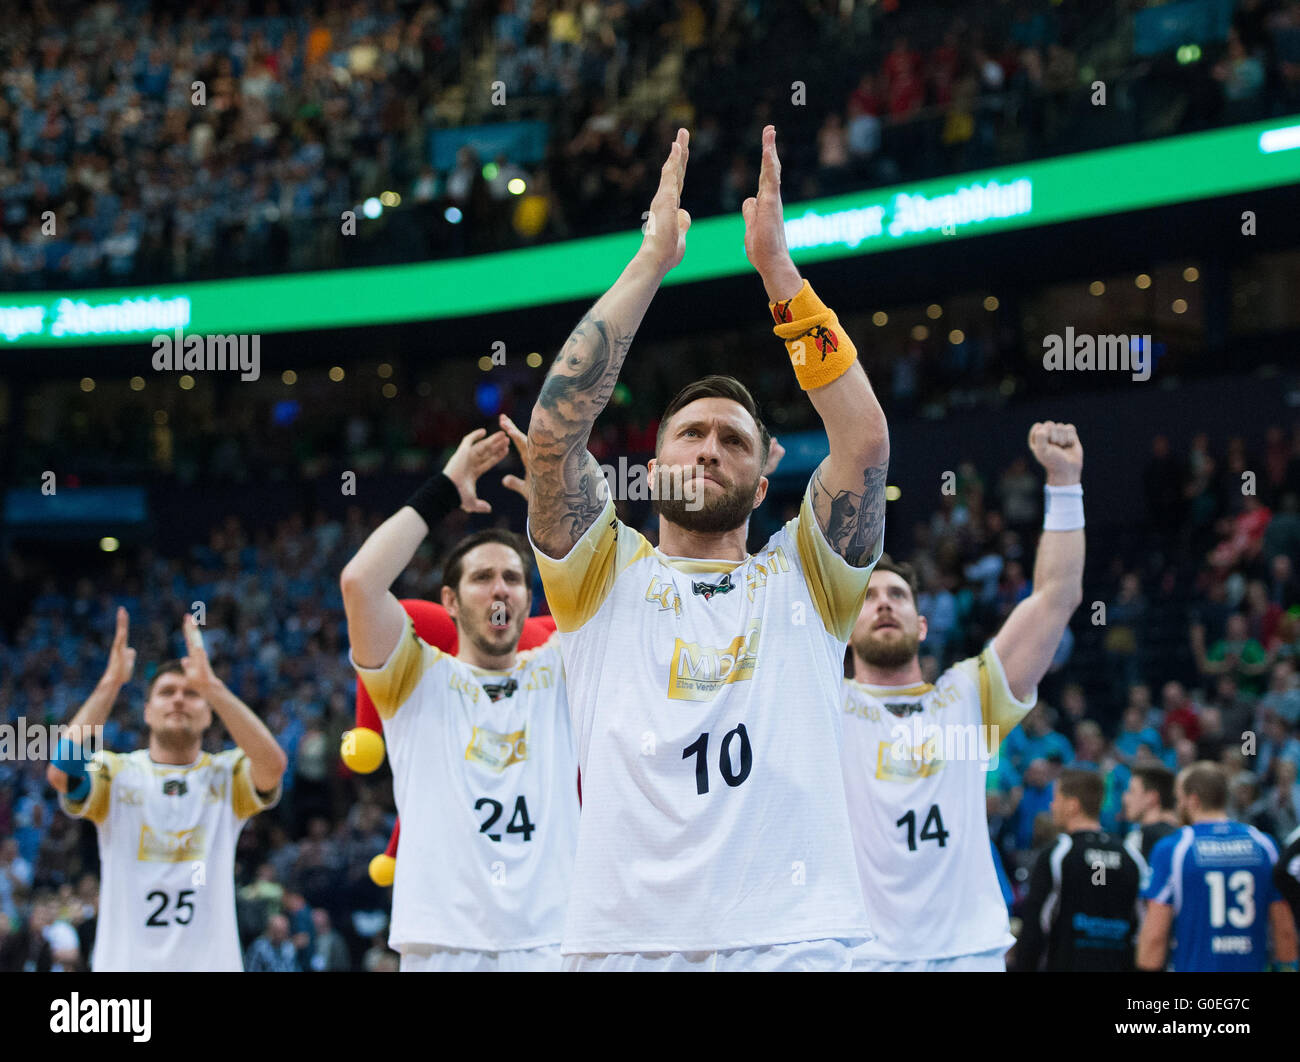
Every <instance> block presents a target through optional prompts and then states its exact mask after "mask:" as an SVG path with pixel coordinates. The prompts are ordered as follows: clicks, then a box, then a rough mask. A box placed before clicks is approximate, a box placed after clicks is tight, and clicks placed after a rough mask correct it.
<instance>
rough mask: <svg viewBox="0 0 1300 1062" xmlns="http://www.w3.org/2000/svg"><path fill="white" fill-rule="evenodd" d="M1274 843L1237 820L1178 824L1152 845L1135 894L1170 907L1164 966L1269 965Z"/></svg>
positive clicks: (1239, 968)
mask: <svg viewBox="0 0 1300 1062" xmlns="http://www.w3.org/2000/svg"><path fill="white" fill-rule="evenodd" d="M1276 862H1277V845H1275V844H1274V843H1273V841H1272V840H1271V839H1270V838H1269V837H1267V836H1266V835H1264V834H1263V833H1260V831H1259V830H1257V829H1255V827H1253V826H1247V825H1245V824H1244V823H1240V822H1231V821H1224V822H1199V823H1197V824H1196V825H1194V826H1184V827H1183V828H1182V829H1181V830H1176V831H1175V832H1174V833H1171V834H1170V835H1169V836H1168V837H1165V838H1162V839H1161V840H1160V841H1159V842H1157V844H1156V846H1155V848H1153V849H1152V850H1151V879H1150V881H1149V882H1148V883H1147V886H1146V888H1144V889H1143V890H1142V895H1143V896H1144V897H1145V898H1146V899H1148V900H1155V901H1156V902H1157V903H1164V904H1168V905H1169V906H1170V907H1172V908H1173V909H1174V924H1173V936H1174V942H1173V951H1172V962H1171V968H1172V969H1174V970H1178V971H1182V972H1186V971H1188V970H1191V971H1199V972H1213V973H1220V972H1223V973H1238V972H1240V973H1249V972H1252V971H1253V972H1258V971H1262V970H1264V969H1266V968H1267V967H1268V961H1269V957H1268V911H1269V906H1270V905H1271V904H1272V903H1273V902H1274V901H1275V900H1277V899H1279V898H1280V897H1279V896H1278V892H1277V888H1276V886H1275V885H1274V884H1273V865H1274V864H1275V863H1276Z"/></svg>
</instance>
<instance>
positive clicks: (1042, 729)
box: [1002, 701, 1074, 772]
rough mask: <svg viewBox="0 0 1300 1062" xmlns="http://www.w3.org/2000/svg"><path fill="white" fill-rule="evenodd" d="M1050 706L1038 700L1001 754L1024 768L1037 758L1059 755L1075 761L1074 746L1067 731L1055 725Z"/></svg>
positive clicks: (1067, 762)
mask: <svg viewBox="0 0 1300 1062" xmlns="http://www.w3.org/2000/svg"><path fill="white" fill-rule="evenodd" d="M1049 711H1050V709H1049V708H1048V707H1047V706H1046V705H1045V704H1044V703H1043V702H1042V701H1039V702H1038V704H1036V705H1035V706H1034V708H1033V710H1032V711H1031V712H1030V713H1029V714H1028V715H1026V716H1025V718H1024V719H1023V720H1022V721H1021V723H1020V725H1019V726H1018V727H1016V729H1015V730H1013V731H1011V733H1010V734H1008V735H1007V739H1006V740H1005V741H1004V742H1003V743H1002V755H1003V756H1004V757H1005V758H1006V759H1008V760H1010V761H1011V766H1012V767H1014V768H1015V769H1016V770H1018V771H1021V772H1023V771H1024V770H1025V769H1026V767H1027V766H1028V765H1029V764H1030V763H1032V762H1033V761H1034V760H1045V759H1048V758H1049V757H1053V756H1055V757H1058V758H1059V759H1060V762H1061V763H1062V764H1070V763H1072V762H1074V749H1073V748H1071V747H1070V742H1069V741H1068V740H1067V739H1066V737H1065V735H1064V734H1059V733H1057V732H1056V731H1055V730H1053V729H1052V722H1051V717H1050V716H1049V715H1048V712H1049Z"/></svg>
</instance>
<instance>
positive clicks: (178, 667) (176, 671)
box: [145, 660, 185, 700]
mask: <svg viewBox="0 0 1300 1062" xmlns="http://www.w3.org/2000/svg"><path fill="white" fill-rule="evenodd" d="M164 675H180V677H181V678H184V677H185V666H184V665H183V664H182V663H181V662H180V661H179V660H164V661H163V662H162V663H161V664H159V665H158V670H157V671H155V672H154V673H153V678H151V679H150V680H149V692H148V693H146V694H145V700H148V699H149V698H150V697H152V696H153V688H154V687H155V686H156V685H158V680H159V679H160V678H162V677H163V676H164Z"/></svg>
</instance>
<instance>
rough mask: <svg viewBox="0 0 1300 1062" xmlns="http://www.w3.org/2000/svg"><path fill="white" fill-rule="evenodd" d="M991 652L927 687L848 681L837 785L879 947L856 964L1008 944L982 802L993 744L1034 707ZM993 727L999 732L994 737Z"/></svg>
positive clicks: (861, 952)
mask: <svg viewBox="0 0 1300 1062" xmlns="http://www.w3.org/2000/svg"><path fill="white" fill-rule="evenodd" d="M1035 700H1036V691H1035V692H1034V693H1031V694H1030V696H1029V697H1028V698H1027V699H1026V700H1025V701H1017V700H1016V698H1015V697H1014V696H1013V695H1012V693H1011V691H1010V689H1008V687H1007V680H1006V676H1005V674H1004V673H1003V671H1002V663H1001V661H1000V660H999V659H998V655H997V653H996V652H995V651H994V649H993V646H992V645H991V644H990V645H989V646H988V647H987V648H986V649H985V650H984V651H983V652H982V653H980V655H979V656H976V657H971V658H970V659H968V660H963V661H961V662H960V663H958V664H955V665H953V666H952V667H950V668H949V669H948V670H947V671H945V672H944V673H943V674H942V675H940V676H939V680H938V682H936V683H935V684H934V685H933V686H931V685H929V684H926V683H921V684H919V685H915V686H868V685H864V684H862V683H860V682H855V681H853V680H852V679H845V680H844V713H845V715H844V787H845V790H846V791H847V793H848V799H849V817H850V819H851V820H852V823H853V840H854V846H855V849H856V851H857V858H858V869H859V871H860V872H861V874H862V892H863V895H864V896H865V898H866V901H867V911H868V913H869V914H870V915H871V924H872V927H873V928H874V929H875V931H876V939H875V940H873V941H871V942H870V943H868V944H866V945H864V946H862V947H860V948H858V949H857V951H856V953H855V960H856V959H863V960H885V961H889V962H916V961H920V960H930V959H947V958H953V957H956V956H962V955H972V954H975V953H977V952H986V951H992V950H994V949H997V948H1009V947H1011V945H1012V944H1013V943H1015V939H1014V938H1013V937H1012V936H1011V930H1010V925H1009V922H1008V918H1007V907H1006V903H1005V902H1004V900H1003V898H1002V891H1001V888H1000V886H999V885H998V880H997V874H996V871H995V870H994V867H993V852H992V849H991V846H990V845H989V828H988V814H987V810H986V805H985V796H984V793H985V782H986V780H987V776H988V775H987V772H988V771H990V770H993V769H995V768H996V767H997V755H998V745H999V744H1000V743H1001V741H1002V738H1004V737H1005V736H1006V735H1007V734H1008V733H1010V732H1011V730H1012V729H1013V728H1014V727H1015V726H1016V724H1017V723H1019V722H1020V720H1021V718H1023V717H1024V715H1025V713H1026V712H1028V711H1029V709H1030V708H1032V707H1033V706H1034V703H1035ZM994 728H996V729H994Z"/></svg>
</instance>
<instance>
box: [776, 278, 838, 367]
mask: <svg viewBox="0 0 1300 1062" xmlns="http://www.w3.org/2000/svg"><path fill="white" fill-rule="evenodd" d="M767 308H768V309H769V310H770V311H771V313H772V320H773V321H775V322H776V327H775V328H773V329H772V331H773V332H775V333H776V335H777V336H779V337H780V338H781V339H784V340H785V349H786V350H787V351H788V352H789V354H790V363H791V364H792V365H793V366H794V374H795V376H796V377H798V379H799V386H800V387H802V388H803V389H804V390H805V391H811V390H812V389H813V388H815V387H825V386H826V385H827V384H828V383H830V382H832V381H833V380H838V379H839V378H840V377H841V376H843V375H844V374H845V373H846V372H848V371H849V367H850V366H851V365H852V364H853V363H854V362H855V361H857V360H858V350H857V347H855V346H854V345H853V340H851V339H850V338H849V337H848V336H847V335H846V334H845V333H844V331H843V329H841V328H840V322H839V318H837V317H836V316H835V313H834V311H832V310H828V309H827V308H826V304H825V303H823V302H822V300H821V299H819V298H818V297H817V293H816V292H815V291H813V289H812V285H811V284H809V283H808V281H807V280H806V279H805V280H804V282H803V287H801V288H800V289H799V293H798V294H797V295H795V296H794V297H793V298H789V299H782V300H781V301H780V302H769V303H768V304H767Z"/></svg>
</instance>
